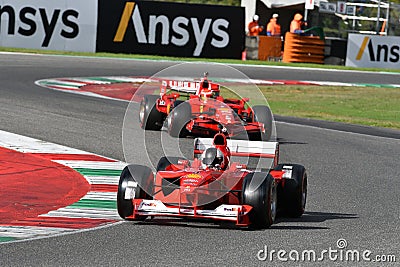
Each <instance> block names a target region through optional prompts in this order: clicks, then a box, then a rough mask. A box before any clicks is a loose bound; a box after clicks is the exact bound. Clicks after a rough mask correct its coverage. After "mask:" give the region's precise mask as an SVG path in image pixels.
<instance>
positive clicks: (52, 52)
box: [0, 47, 400, 73]
mask: <svg viewBox="0 0 400 267" xmlns="http://www.w3.org/2000/svg"><path fill="white" fill-rule="evenodd" d="M0 51H3V52H19V53H32V54H45V55H68V56H81V57H106V58H123V59H139V60H140V59H142V60H168V61H177V62H192V61H201V62H217V63H224V64H246V65H269V66H286V67H307V68H321V69H338V70H359V71H375V72H393V73H400V70H395V69H378V68H355V67H346V66H336V65H321V64H311V63H283V62H275V61H262V60H246V61H243V60H240V59H215V58H213V59H210V58H182V57H166V56H153V55H137V54H116V53H88V52H68V51H56V50H38V49H25V48H10V47H0Z"/></svg>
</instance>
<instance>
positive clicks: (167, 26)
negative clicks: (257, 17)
mask: <svg viewBox="0 0 400 267" xmlns="http://www.w3.org/2000/svg"><path fill="white" fill-rule="evenodd" d="M98 4H99V6H98V8H99V12H98V28H97V49H96V51H97V52H116V53H136V54H154V55H164V56H176V57H208V58H240V57H241V52H242V50H243V47H244V33H243V29H244V9H243V8H242V7H230V6H214V5H197V4H182V3H168V2H153V1H152V2H145V1H134V2H131V1H124V0H113V1H108V0H99V3H98Z"/></svg>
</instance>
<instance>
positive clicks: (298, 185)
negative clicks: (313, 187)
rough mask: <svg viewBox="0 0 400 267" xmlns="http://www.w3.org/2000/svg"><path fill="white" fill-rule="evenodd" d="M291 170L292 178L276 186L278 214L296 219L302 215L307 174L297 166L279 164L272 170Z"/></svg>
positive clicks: (305, 200)
mask: <svg viewBox="0 0 400 267" xmlns="http://www.w3.org/2000/svg"><path fill="white" fill-rule="evenodd" d="M290 168H291V170H292V177H291V178H285V181H284V183H283V184H284V185H283V186H282V184H279V186H278V199H279V207H278V208H279V212H280V213H282V215H283V216H289V217H293V218H298V217H300V216H301V215H303V213H304V210H305V208H306V202H307V172H306V169H305V168H304V166H302V165H298V164H279V165H277V166H276V167H275V168H274V170H278V171H281V170H282V169H289V170H290Z"/></svg>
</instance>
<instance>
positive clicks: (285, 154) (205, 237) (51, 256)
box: [0, 54, 400, 266]
mask: <svg viewBox="0 0 400 267" xmlns="http://www.w3.org/2000/svg"><path fill="white" fill-rule="evenodd" d="M173 64H175V63H170V62H157V63H156V62H146V61H134V60H118V59H95V58H94V59H93V58H73V57H56V56H37V55H8V54H0V81H1V85H0V96H1V97H0V112H1V113H0V114H1V116H0V127H1V129H2V130H6V131H10V132H14V133H17V134H22V135H26V136H30V137H34V138H38V139H41V140H45V141H50V142H54V143H59V144H62V145H66V146H70V147H74V148H78V149H82V150H85V151H89V152H93V153H96V154H100V155H104V156H108V157H112V158H115V159H119V160H124V156H123V149H122V138H121V131H122V130H121V129H122V124H123V120H124V114H125V109H126V107H127V103H126V102H120V101H114V100H106V99H99V98H92V97H88V96H82V95H74V94H69V93H64V92H57V91H53V90H49V89H44V88H40V87H38V86H36V85H34V81H36V80H38V79H44V78H55V77H86V76H112V75H119V76H121V75H127V76H135V75H143V76H149V75H153V74H154V73H156V72H157V71H159V70H161V69H163V68H165V67H167V66H170V65H173ZM236 68H237V69H239V70H241V71H243V72H244V73H246V74H247V75H248V76H250V77H251V78H258V79H261V78H262V79H299V80H326V81H342V82H363V83H398V80H399V76H398V75H393V74H371V73H360V72H340V71H333V72H331V71H316V70H314V71H310V70H302V69H281V68H257V67H239V66H236ZM377 90H379V88H378V89H377ZM281 119H282V120H285V118H281ZM289 119H290V118H289ZM289 119H288V120H289ZM312 123H313V124H315V126H319V124H318V122H312ZM332 125H333V126H332V127H330V128H338V129H342V130H351V129H349V128H348V127H345V126H343V125H340V124H332ZM350 128H351V127H350ZM136 131H137V134H138V136H142V133H141V132H140V131H142V130H141V129H140V128H138V129H137V130H136ZM277 132H278V137H279V141H280V143H281V162H292V163H300V164H303V165H305V166H306V168H307V170H308V176H309V194H308V200H307V209H306V213H305V214H304V216H303V217H301V218H299V219H287V218H284V219H279V220H278V222H277V223H276V224H274V225H273V226H272V227H271V228H270V229H267V230H262V231H248V230H237V229H231V228H230V227H225V226H223V227H221V226H219V225H215V224H213V223H209V222H205V223H200V222H193V221H190V222H184V221H180V220H172V219H170V220H156V221H153V222H148V223H141V224H137V223H136V224H135V223H131V222H123V223H119V224H116V225H113V226H111V227H107V228H101V229H96V230H92V231H84V232H79V233H75V234H71V235H62V236H56V237H51V238H47V239H38V240H29V241H23V242H14V243H6V244H0V259H1V265H2V266H137V265H142V266H154V265H159V266H189V265H192V266H211V265H217V266H266V265H269V266H270V265H280V264H282V265H299V264H310V263H311V264H320V265H324V266H327V265H338V266H339V265H340V266H347V265H348V266H354V265H365V264H366V262H358V263H356V262H346V261H340V260H336V261H331V260H329V259H328V255H326V254H325V260H324V261H322V262H318V263H316V262H309V261H303V262H302V261H299V262H293V261H291V260H289V262H286V263H284V262H281V261H279V260H278V259H277V255H276V253H275V254H274V257H273V261H272V262H270V261H269V259H267V260H266V261H259V260H258V259H257V253H258V252H259V251H260V250H262V249H264V247H265V246H267V247H268V250H269V251H271V250H279V249H283V250H285V251H287V252H289V251H291V250H296V251H298V252H299V253H300V254H301V252H302V251H303V250H314V251H316V253H317V257H318V256H320V253H321V252H322V251H323V250H329V249H330V248H331V249H338V247H337V241H338V240H339V239H342V238H343V239H345V240H346V241H347V247H346V249H349V250H358V251H360V253H362V251H364V250H370V251H371V252H372V254H371V258H374V256H375V255H395V256H396V258H397V264H398V262H400V253H399V247H400V241H399V237H398V233H399V232H400V226H399V219H400V198H399V195H400V179H399V177H400V167H399V155H400V141H399V139H398V132H396V131H389V132H390V134H389V136H391V137H397V138H388V137H383V136H386V135H385V134H382V135H383V136H374V135H371V134H377V132H376V129H375V130H374V129H371V128H368V127H367V128H363V127H362V129H361V130H359V131H358V132H364V133H366V134H360V133H351V132H346V131H338V130H332V129H325V128H319V127H314V126H312V127H310V126H304V125H298V124H292V123H286V122H279V123H277ZM378 132H385V133H387V131H380V130H378ZM158 136H159V134H158V133H153V132H150V133H148V134H146V138H151V137H153V138H157V137H158ZM180 142H181V147H183V149H187V150H188V151H189V150H190V148H191V146H192V142H193V140H190V139H187V140H182V141H180ZM144 152H145V151H137V154H138V155H140V154H142V153H144ZM152 153H154V154H157V153H161V152H160V151H153V152H152ZM138 162H140V159H139V158H138ZM261 256H262V255H261ZM286 257H288V254H286ZM376 265H380V264H378V263H376V262H375V263H371V266H376ZM381 265H382V266H388V265H390V264H388V263H385V264H381Z"/></svg>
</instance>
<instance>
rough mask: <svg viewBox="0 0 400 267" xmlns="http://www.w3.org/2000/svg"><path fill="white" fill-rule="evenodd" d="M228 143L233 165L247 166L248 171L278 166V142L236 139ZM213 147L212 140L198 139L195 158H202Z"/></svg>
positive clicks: (195, 143) (228, 140) (195, 142)
mask: <svg viewBox="0 0 400 267" xmlns="http://www.w3.org/2000/svg"><path fill="white" fill-rule="evenodd" d="M226 141H227V147H228V148H229V150H230V152H231V159H230V162H231V163H233V162H238V163H240V164H246V165H247V167H248V169H270V168H271V167H273V166H275V165H277V164H278V160H279V143H278V142H265V141H248V140H235V139H227V140H226ZM212 146H213V139H212V138H196V139H195V140H194V157H195V158H200V156H201V154H202V153H203V152H204V151H205V150H206V149H207V148H209V147H212Z"/></svg>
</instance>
